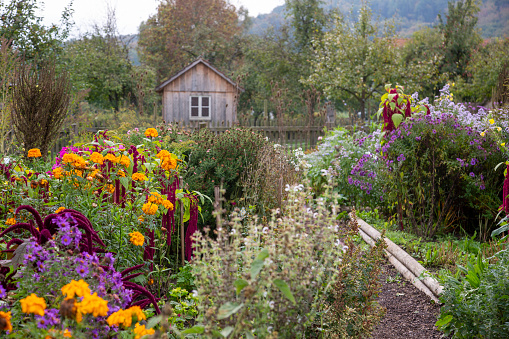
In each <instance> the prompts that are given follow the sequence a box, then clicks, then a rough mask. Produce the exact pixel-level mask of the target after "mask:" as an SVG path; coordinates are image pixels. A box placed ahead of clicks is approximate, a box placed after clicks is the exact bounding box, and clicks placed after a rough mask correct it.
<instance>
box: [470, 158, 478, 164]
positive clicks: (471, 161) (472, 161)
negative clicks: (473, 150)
mask: <svg viewBox="0 0 509 339" xmlns="http://www.w3.org/2000/svg"><path fill="white" fill-rule="evenodd" d="M476 163H477V159H476V158H473V159H472V160H470V165H472V166H473V165H475V164H476Z"/></svg>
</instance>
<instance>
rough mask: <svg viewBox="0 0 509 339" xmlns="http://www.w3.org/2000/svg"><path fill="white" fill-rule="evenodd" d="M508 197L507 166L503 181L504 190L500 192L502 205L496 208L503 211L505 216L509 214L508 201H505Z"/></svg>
mask: <svg viewBox="0 0 509 339" xmlns="http://www.w3.org/2000/svg"><path fill="white" fill-rule="evenodd" d="M508 195H509V165H507V169H506V175H505V180H504V188H503V190H502V205H501V206H500V207H499V208H498V209H499V210H501V211H504V212H505V214H509V199H507V196H508Z"/></svg>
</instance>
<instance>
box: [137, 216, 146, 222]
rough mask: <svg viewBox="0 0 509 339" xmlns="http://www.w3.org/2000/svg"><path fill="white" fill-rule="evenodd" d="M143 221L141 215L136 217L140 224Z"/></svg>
mask: <svg viewBox="0 0 509 339" xmlns="http://www.w3.org/2000/svg"><path fill="white" fill-rule="evenodd" d="M144 221H145V218H143V215H140V216H139V217H138V222H140V223H142V222H144Z"/></svg>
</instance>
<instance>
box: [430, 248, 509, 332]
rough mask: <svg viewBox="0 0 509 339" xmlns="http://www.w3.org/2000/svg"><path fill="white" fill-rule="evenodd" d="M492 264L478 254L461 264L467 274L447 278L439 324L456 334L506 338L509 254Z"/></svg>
mask: <svg viewBox="0 0 509 339" xmlns="http://www.w3.org/2000/svg"><path fill="white" fill-rule="evenodd" d="M496 258H497V259H498V260H497V262H496V263H493V264H490V265H488V264H487V263H485V262H484V261H483V260H482V256H481V255H478V256H477V259H476V260H475V261H473V262H469V263H468V265H467V267H466V268H461V271H462V272H463V273H464V274H465V276H464V277H463V278H455V277H449V278H447V280H446V281H445V286H444V292H443V294H442V296H441V297H440V301H441V302H442V303H444V305H443V306H442V308H441V310H440V318H439V320H438V321H437V324H436V325H437V326H438V327H439V328H440V329H441V330H442V331H444V332H445V333H446V335H450V334H452V335H453V336H452V337H453V338H474V337H479V338H505V337H506V336H507V331H508V327H507V324H508V322H509V318H508V317H509V298H508V295H509V281H508V279H507V277H508V276H509V254H508V252H507V250H503V251H500V252H499V253H497V254H496Z"/></svg>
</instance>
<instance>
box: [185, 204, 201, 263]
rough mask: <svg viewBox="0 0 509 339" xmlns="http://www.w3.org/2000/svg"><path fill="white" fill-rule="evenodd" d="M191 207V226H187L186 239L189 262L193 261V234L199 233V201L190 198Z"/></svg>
mask: <svg viewBox="0 0 509 339" xmlns="http://www.w3.org/2000/svg"><path fill="white" fill-rule="evenodd" d="M189 199H190V200H191V207H190V211H189V213H190V216H189V224H188V225H187V231H186V238H185V249H186V259H187V261H191V258H192V257H193V252H194V249H193V243H194V240H193V239H192V236H193V234H194V233H195V232H196V231H198V201H197V200H198V199H197V198H196V197H195V196H190V197H189Z"/></svg>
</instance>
